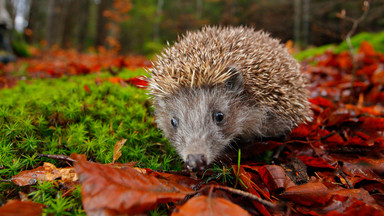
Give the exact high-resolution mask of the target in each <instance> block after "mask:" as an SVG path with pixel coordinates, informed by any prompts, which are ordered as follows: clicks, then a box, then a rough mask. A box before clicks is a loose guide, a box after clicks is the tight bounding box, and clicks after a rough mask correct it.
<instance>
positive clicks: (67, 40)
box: [61, 0, 80, 49]
mask: <svg viewBox="0 0 384 216" xmlns="http://www.w3.org/2000/svg"><path fill="white" fill-rule="evenodd" d="M79 2H80V1H74V0H67V1H66V2H65V4H64V8H63V17H64V27H63V35H62V40H61V47H63V48H66V49H68V48H70V47H71V46H72V45H73V35H74V31H75V28H76V27H77V26H76V25H75V21H76V20H77V19H78V17H77V16H78V15H79V11H78V5H79Z"/></svg>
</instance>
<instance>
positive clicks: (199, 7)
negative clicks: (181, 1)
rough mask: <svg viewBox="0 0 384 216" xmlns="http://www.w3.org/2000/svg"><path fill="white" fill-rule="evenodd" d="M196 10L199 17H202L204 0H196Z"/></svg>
mask: <svg viewBox="0 0 384 216" xmlns="http://www.w3.org/2000/svg"><path fill="white" fill-rule="evenodd" d="M196 11H197V13H196V14H197V19H199V20H200V19H201V17H202V16H203V0H197V1H196Z"/></svg>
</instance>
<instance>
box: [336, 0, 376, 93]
mask: <svg viewBox="0 0 384 216" xmlns="http://www.w3.org/2000/svg"><path fill="white" fill-rule="evenodd" d="M371 1H372V0H366V1H364V2H363V14H362V15H361V16H360V17H359V18H358V19H354V18H351V17H347V16H346V15H345V10H342V11H341V13H339V14H337V16H338V17H339V18H340V19H344V20H346V21H349V22H352V28H351V30H349V32H348V33H347V35H346V37H345V40H346V42H347V44H348V47H349V54H350V56H351V58H352V63H353V68H352V79H351V91H352V94H351V95H352V97H353V95H355V90H354V88H353V84H354V83H355V80H356V72H357V60H356V57H355V48H354V47H353V45H352V42H351V37H352V35H353V34H355V31H356V29H357V27H358V26H359V24H360V23H361V22H362V21H363V20H364V19H365V18H366V17H367V14H368V11H369V7H370V4H371Z"/></svg>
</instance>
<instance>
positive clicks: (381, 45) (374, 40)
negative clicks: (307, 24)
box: [294, 31, 384, 61]
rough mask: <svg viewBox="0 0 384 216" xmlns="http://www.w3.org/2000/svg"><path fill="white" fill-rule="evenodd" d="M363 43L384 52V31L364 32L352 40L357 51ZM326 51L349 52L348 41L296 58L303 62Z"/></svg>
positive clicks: (323, 47) (308, 50)
mask: <svg viewBox="0 0 384 216" xmlns="http://www.w3.org/2000/svg"><path fill="white" fill-rule="evenodd" d="M363 41H367V42H369V43H370V44H371V45H372V46H373V48H374V49H375V50H376V51H377V52H381V53H382V52H384V31H382V32H378V33H368V32H362V33H359V34H357V35H355V36H353V37H352V38H351V44H352V46H353V47H354V49H355V50H356V51H357V50H358V49H359V47H360V45H361V43H362V42H363ZM326 50H331V51H333V52H334V53H340V52H342V51H345V50H349V46H348V44H347V42H346V41H343V42H342V43H340V44H339V45H335V44H328V45H324V46H320V47H315V48H310V49H306V50H304V51H301V52H299V53H297V54H295V55H294V57H295V58H296V59H297V60H299V61H302V60H304V59H307V58H311V57H313V56H316V55H321V54H323V53H324V52H325V51H326Z"/></svg>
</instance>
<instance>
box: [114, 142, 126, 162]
mask: <svg viewBox="0 0 384 216" xmlns="http://www.w3.org/2000/svg"><path fill="white" fill-rule="evenodd" d="M125 142H127V139H122V140H120V141H117V142H116V144H115V147H114V148H113V160H112V163H115V161H117V160H119V158H120V156H121V147H123V145H124V144H125Z"/></svg>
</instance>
